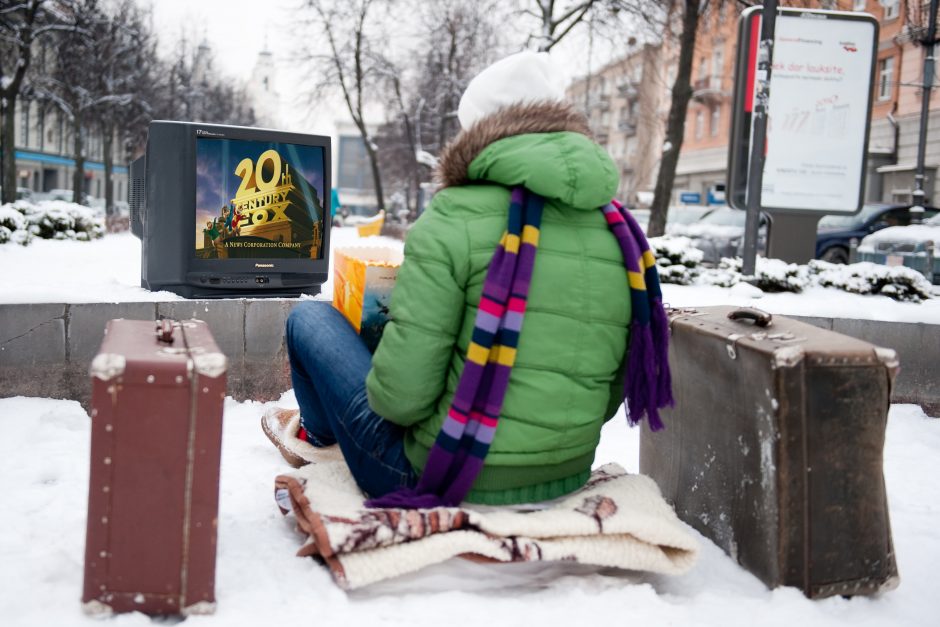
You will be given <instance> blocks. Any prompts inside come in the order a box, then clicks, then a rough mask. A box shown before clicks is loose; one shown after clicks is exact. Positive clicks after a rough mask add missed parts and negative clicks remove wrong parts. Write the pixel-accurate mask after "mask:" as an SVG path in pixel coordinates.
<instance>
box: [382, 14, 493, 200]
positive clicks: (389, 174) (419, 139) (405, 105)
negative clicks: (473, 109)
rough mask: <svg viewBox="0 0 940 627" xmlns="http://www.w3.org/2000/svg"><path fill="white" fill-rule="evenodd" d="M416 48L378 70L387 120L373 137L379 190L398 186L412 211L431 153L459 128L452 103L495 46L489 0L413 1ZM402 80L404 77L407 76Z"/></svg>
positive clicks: (430, 166) (427, 172)
mask: <svg viewBox="0 0 940 627" xmlns="http://www.w3.org/2000/svg"><path fill="white" fill-rule="evenodd" d="M415 7H416V10H417V12H418V15H419V19H418V20H417V22H418V29H419V31H418V32H417V33H416V34H415V37H414V38H413V39H414V40H415V41H418V42H419V45H418V46H417V47H416V48H415V49H413V50H409V51H407V54H405V55H404V57H405V59H406V61H403V62H401V63H400V64H399V66H398V67H396V66H391V65H390V66H389V67H387V68H386V69H385V70H384V73H385V76H386V78H387V90H388V94H389V96H388V97H387V98H386V102H387V103H389V104H390V105H392V106H391V107H390V109H389V111H387V113H390V114H391V117H390V119H389V121H388V123H386V124H385V125H383V127H382V128H381V129H380V132H379V133H378V134H377V139H376V143H377V144H378V145H379V147H380V148H381V161H382V173H383V178H384V181H385V183H386V189H393V188H394V189H395V190H396V191H404V194H405V196H406V198H407V202H408V206H409V208H411V209H412V210H416V209H417V208H418V207H417V201H418V196H419V189H420V186H421V184H422V183H424V182H428V181H430V178H431V171H432V169H433V165H434V164H435V162H436V157H435V155H436V154H438V153H439V152H440V151H441V149H442V148H443V147H444V145H446V144H447V143H448V142H449V141H450V140H451V139H453V137H454V136H455V135H456V134H457V133H458V132H459V131H460V125H459V123H458V121H457V106H458V104H459V102H460V97H461V96H462V95H463V92H464V91H465V90H466V88H467V85H468V84H469V82H470V80H471V79H472V78H473V77H474V76H475V75H476V73H477V72H478V71H479V70H480V69H482V68H483V67H485V66H486V65H488V64H489V63H490V62H491V61H492V60H493V58H494V57H495V56H496V55H497V54H498V50H499V48H500V41H499V37H498V33H499V27H498V22H499V16H500V14H501V13H502V12H501V11H499V9H498V5H497V3H496V2H495V1H489V2H474V3H467V2H463V1H461V0H441V1H439V2H434V3H415ZM403 77H411V78H410V79H407V78H403Z"/></svg>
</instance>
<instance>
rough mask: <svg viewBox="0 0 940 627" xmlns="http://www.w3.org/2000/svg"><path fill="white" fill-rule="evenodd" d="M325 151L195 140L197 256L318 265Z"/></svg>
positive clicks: (227, 141) (287, 146) (279, 144)
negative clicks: (304, 261) (315, 262)
mask: <svg viewBox="0 0 940 627" xmlns="http://www.w3.org/2000/svg"><path fill="white" fill-rule="evenodd" d="M323 181H324V171H323V149H322V148H320V147H318V146H302V145H297V144H282V143H276V142H258V141H246V140H236V139H212V138H199V139H197V140H196V251H195V252H196V257H198V258H200V259H272V258H275V259H320V258H322V256H323V228H324V226H323V202H322V199H323V191H324V190H323Z"/></svg>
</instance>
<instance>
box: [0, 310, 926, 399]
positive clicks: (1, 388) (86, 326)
mask: <svg viewBox="0 0 940 627" xmlns="http://www.w3.org/2000/svg"><path fill="white" fill-rule="evenodd" d="M299 302H300V300H298V299H257V300H254V299H251V300H249V299H231V300H173V301H165V302H130V303H26V304H0V397H6V396H33V397H44V398H63V399H75V400H78V401H80V402H81V403H82V404H83V405H87V403H88V399H89V395H90V390H91V387H90V383H89V379H88V374H87V373H88V365H89V364H90V363H91V360H92V358H93V357H94V355H95V353H96V351H97V349H98V346H99V345H100V343H101V339H102V335H103V332H104V327H105V324H106V323H107V321H108V320H111V319H112V318H128V319H135V320H154V319H155V318H158V317H171V318H177V319H188V318H199V319H201V320H205V321H206V322H207V323H208V324H209V326H210V328H211V329H212V333H213V335H214V336H215V339H216V342H218V344H219V347H220V348H221V349H222V351H223V352H225V354H226V355H227V356H228V358H229V376H228V393H229V395H231V396H232V397H233V398H235V399H237V400H240V401H241V400H257V401H268V400H272V399H276V398H278V397H279V396H280V395H281V394H282V393H283V392H284V391H286V390H288V389H290V387H291V382H290V370H289V366H288V363H287V352H286V347H285V345H284V324H285V322H286V320H287V316H288V314H289V313H290V311H291V309H293V307H294V306H296V304H297V303H299ZM791 317H793V318H796V319H798V320H803V321H805V322H808V323H810V324H813V325H816V326H819V327H822V328H825V329H831V330H833V331H837V332H839V333H844V334H845V335H850V336H852V337H857V338H860V339H863V340H866V341H869V342H872V343H873V344H877V345H880V346H886V347H888V348H893V349H894V350H896V351H897V353H898V356H899V358H900V361H901V372H900V374H899V375H898V378H897V383H896V386H895V389H894V394H893V396H892V401H893V402H895V403H916V404H919V405H921V406H923V407H924V409H925V411H926V412H927V414H928V415H933V416H937V415H940V376H937V367H938V365H940V364H938V363H937V358H938V354H937V347H938V346H940V324H928V323H915V322H887V321H882V320H861V319H847V318H831V317H807V316H791Z"/></svg>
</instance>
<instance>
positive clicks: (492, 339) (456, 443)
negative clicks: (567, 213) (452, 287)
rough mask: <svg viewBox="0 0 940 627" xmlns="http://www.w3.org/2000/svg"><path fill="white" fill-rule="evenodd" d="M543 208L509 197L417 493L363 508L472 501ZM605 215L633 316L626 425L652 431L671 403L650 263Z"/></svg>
mask: <svg viewBox="0 0 940 627" xmlns="http://www.w3.org/2000/svg"><path fill="white" fill-rule="evenodd" d="M544 204H545V199H544V198H542V197H541V196H538V195H537V194H533V193H531V192H527V191H526V190H525V189H524V188H522V187H516V188H514V189H513V190H512V194H511V196H510V204H509V226H508V228H507V230H506V232H505V233H504V234H503V237H502V239H500V241H499V245H498V246H497V247H496V252H495V253H494V255H493V259H492V260H491V261H490V266H489V269H488V270H487V273H486V279H485V281H484V283H483V295H482V297H481V298H480V306H479V308H478V310H477V316H476V321H475V323H474V328H473V335H472V338H471V341H470V346H469V347H468V349H467V358H466V362H465V364H464V369H463V373H462V374H461V376H460V381H459V382H458V384H457V390H456V392H455V393H454V398H453V401H452V402H451V407H450V411H449V412H448V413H447V417H446V418H445V419H444V424H443V425H442V427H441V430H440V432H439V433H438V435H437V440H436V441H435V443H434V446H432V447H431V450H430V452H429V454H428V459H427V462H426V464H425V466H424V472H423V473H422V474H421V478H420V479H419V480H418V485H417V486H415V487H414V488H403V489H401V490H398V491H396V492H393V493H390V494H387V495H385V496H381V497H378V498H374V499H370V500H368V501H366V505H367V506H368V507H400V508H408V509H425V508H432V507H439V506H456V505H459V504H460V502H461V501H463V499H464V498H465V497H466V496H467V493H469V492H470V487H471V486H472V485H473V482H474V480H475V479H476V477H477V475H478V474H479V473H480V470H481V469H482V468H483V462H484V460H485V459H486V454H487V452H488V451H489V448H490V444H491V443H492V442H493V436H494V435H495V433H496V427H497V425H498V423H499V414H500V411H501V410H502V406H503V398H504V397H505V395H506V388H507V387H508V384H509V374H510V372H511V370H512V366H513V363H514V362H515V359H516V347H517V346H518V343H519V334H520V333H521V331H522V320H523V317H524V315H525V309H526V299H527V298H528V294H529V284H530V281H531V279H532V270H533V268H534V266H535V253H536V249H537V248H538V243H539V227H540V225H541V221H542V208H543V206H544ZM602 211H603V212H604V216H605V217H606V219H607V224H608V226H609V227H610V229H611V231H612V232H613V234H614V236H615V237H616V238H617V241H618V242H619V244H620V249H621V250H622V251H623V255H624V260H625V264H626V267H627V276H628V281H629V286H630V295H631V304H632V308H633V313H632V316H633V321H632V323H631V330H630V334H631V335H630V338H631V339H630V348H629V350H628V355H627V369H626V376H625V378H624V394H625V398H626V401H627V409H628V412H629V420H630V422H631V423H632V424H636V423H638V422H639V421H640V420H641V419H642V417H643V414H647V415H648V420H649V425H650V428H651V429H652V430H654V431H656V430H658V429H661V428H662V426H663V425H662V421H661V420H660V418H659V412H658V411H657V410H658V409H659V408H661V407H664V406H666V405H667V404H668V405H671V404H672V393H671V390H670V376H669V365H668V362H667V342H668V323H667V320H666V314H665V311H664V310H663V306H662V293H661V292H660V288H659V277H658V275H657V273H656V264H655V261H654V259H653V254H652V253H651V252H650V249H649V244H648V243H647V242H646V237H644V235H643V231H642V229H641V228H640V226H639V225H638V224H637V222H636V220H634V219H633V216H631V215H630V214H629V212H627V211H626V210H625V209H624V208H623V207H622V206H621V205H620V203H618V202H617V201H616V200H615V201H613V202H612V203H611V204H608V205H606V206H604V207H602Z"/></svg>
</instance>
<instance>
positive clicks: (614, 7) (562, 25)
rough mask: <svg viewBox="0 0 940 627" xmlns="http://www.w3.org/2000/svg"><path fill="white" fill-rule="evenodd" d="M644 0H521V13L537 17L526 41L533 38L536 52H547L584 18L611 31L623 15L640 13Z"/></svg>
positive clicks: (581, 22)
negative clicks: (534, 26)
mask: <svg viewBox="0 0 940 627" xmlns="http://www.w3.org/2000/svg"><path fill="white" fill-rule="evenodd" d="M648 4H650V2H649V1H644V0H571V1H568V2H556V0H525V2H524V3H523V6H524V8H523V9H521V13H522V14H523V15H527V16H529V17H532V18H534V19H536V20H537V21H538V31H537V33H533V34H532V35H530V36H529V39H528V41H527V42H526V44H527V45H528V44H529V43H530V42H532V41H536V42H538V51H539V52H548V51H549V50H551V49H552V48H554V47H555V46H556V45H557V44H558V43H559V42H560V41H561V40H562V39H564V38H565V37H566V36H567V35H569V34H570V33H571V32H572V31H573V30H574V29H575V28H577V27H578V25H580V24H583V23H585V22H588V21H590V22H591V23H592V24H593V25H596V26H601V27H605V26H606V27H609V28H610V29H611V30H612V31H615V30H616V29H618V28H620V27H621V26H622V25H623V22H622V19H621V17H622V16H623V15H626V14H631V15H634V16H640V17H643V16H644V15H645V14H646V11H645V6H646V5H648Z"/></svg>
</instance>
